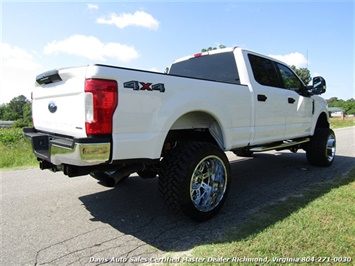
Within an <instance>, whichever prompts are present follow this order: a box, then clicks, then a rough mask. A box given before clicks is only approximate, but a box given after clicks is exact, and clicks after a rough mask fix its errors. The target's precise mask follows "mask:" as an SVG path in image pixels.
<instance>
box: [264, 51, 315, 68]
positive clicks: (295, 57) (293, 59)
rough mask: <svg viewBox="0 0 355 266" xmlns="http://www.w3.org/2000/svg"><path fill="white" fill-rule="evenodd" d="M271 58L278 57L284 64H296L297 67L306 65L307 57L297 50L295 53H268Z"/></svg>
mask: <svg viewBox="0 0 355 266" xmlns="http://www.w3.org/2000/svg"><path fill="white" fill-rule="evenodd" d="M269 56H270V57H272V58H275V59H278V60H280V61H282V62H285V63H286V64H288V65H290V66H292V65H294V66H296V67H297V68H300V67H307V63H309V62H307V58H306V57H305V56H304V55H303V54H301V53H298V52H295V53H290V54H286V55H269Z"/></svg>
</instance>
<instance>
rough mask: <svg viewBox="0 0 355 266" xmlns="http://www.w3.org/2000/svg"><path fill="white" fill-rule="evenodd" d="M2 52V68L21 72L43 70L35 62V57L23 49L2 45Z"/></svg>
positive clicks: (0, 48)
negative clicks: (15, 69) (10, 68)
mask: <svg viewBox="0 0 355 266" xmlns="http://www.w3.org/2000/svg"><path fill="white" fill-rule="evenodd" d="M0 51H1V53H0V58H1V62H2V67H12V68H17V69H21V70H36V69H39V68H41V66H40V65H39V64H37V63H36V62H35V61H34V60H33V56H32V55H31V54H30V53H28V52H27V51H25V50H23V49H21V48H18V47H16V46H11V45H9V44H7V43H0Z"/></svg>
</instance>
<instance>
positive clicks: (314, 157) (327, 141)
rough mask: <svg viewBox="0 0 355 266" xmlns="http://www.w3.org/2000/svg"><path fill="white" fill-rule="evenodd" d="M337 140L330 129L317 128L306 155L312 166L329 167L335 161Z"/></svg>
mask: <svg viewBox="0 0 355 266" xmlns="http://www.w3.org/2000/svg"><path fill="white" fill-rule="evenodd" d="M335 150H336V138H335V133H334V131H333V130H332V129H330V128H317V129H316V130H315V133H314V136H313V137H312V138H311V141H310V142H309V143H308V146H307V150H306V155H307V160H308V162H309V163H310V164H311V165H315V166H321V167H328V166H330V165H331V164H332V163H333V161H334V159H335Z"/></svg>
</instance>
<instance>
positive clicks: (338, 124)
mask: <svg viewBox="0 0 355 266" xmlns="http://www.w3.org/2000/svg"><path fill="white" fill-rule="evenodd" d="M351 126H355V118H354V117H345V118H344V120H342V119H340V118H330V127H331V128H333V129H334V128H342V127H351Z"/></svg>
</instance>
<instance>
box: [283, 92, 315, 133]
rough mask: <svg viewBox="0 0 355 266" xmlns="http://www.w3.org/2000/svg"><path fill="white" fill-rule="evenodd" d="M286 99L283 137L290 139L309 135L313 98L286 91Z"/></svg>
mask: <svg viewBox="0 0 355 266" xmlns="http://www.w3.org/2000/svg"><path fill="white" fill-rule="evenodd" d="M287 94H288V95H287V98H288V99H294V100H295V101H294V102H293V103H290V101H289V100H288V104H287V118H286V129H285V138H287V139H291V138H295V137H301V136H309V134H310V131H311V122H312V110H313V100H312V99H311V98H310V97H304V96H301V95H299V94H298V93H296V92H294V91H288V92H287Z"/></svg>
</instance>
